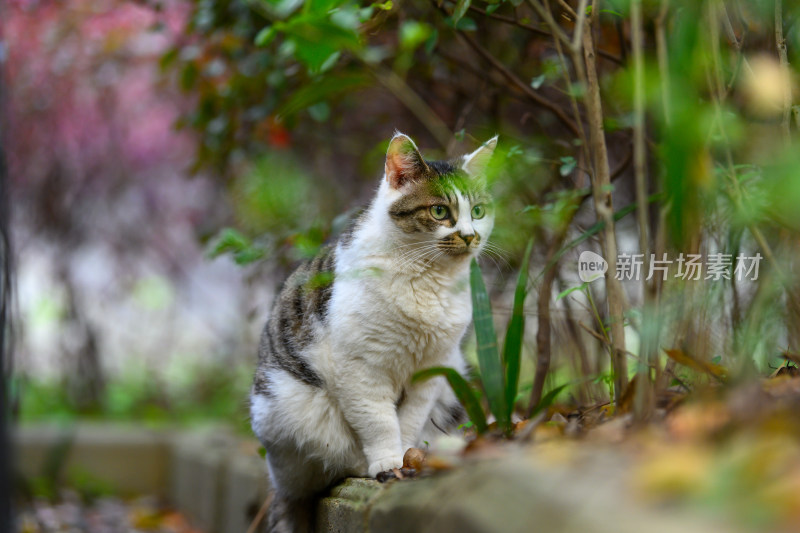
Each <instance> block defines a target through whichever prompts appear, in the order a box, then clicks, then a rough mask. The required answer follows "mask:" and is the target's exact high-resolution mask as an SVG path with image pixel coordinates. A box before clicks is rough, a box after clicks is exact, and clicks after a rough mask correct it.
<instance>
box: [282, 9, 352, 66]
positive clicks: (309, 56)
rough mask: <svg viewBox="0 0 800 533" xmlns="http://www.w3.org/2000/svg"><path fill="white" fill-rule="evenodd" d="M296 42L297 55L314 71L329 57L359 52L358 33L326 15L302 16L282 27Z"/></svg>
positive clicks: (295, 52) (292, 40) (295, 51)
mask: <svg viewBox="0 0 800 533" xmlns="http://www.w3.org/2000/svg"><path fill="white" fill-rule="evenodd" d="M281 29H282V30H283V31H284V32H285V33H286V34H287V35H288V36H289V38H290V40H291V42H293V43H294V46H295V50H294V54H295V56H296V57H297V58H298V59H299V60H300V61H302V62H303V63H304V64H305V65H306V66H307V67H308V69H309V70H310V71H311V72H317V71H319V69H320V68H321V67H322V65H323V64H324V63H325V62H326V61H327V60H328V58H330V56H331V55H332V54H334V53H336V52H339V51H341V50H352V51H360V50H361V48H362V44H361V40H360V38H359V35H358V32H357V31H356V30H353V29H348V28H343V27H342V26H340V25H339V24H337V23H335V22H333V21H331V20H329V19H328V18H327V17H321V16H318V15H301V16H297V17H294V18H292V19H290V20H289V21H288V22H286V23H285V24H284V25H283V26H282V28H281Z"/></svg>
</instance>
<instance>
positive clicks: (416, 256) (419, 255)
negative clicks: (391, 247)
mask: <svg viewBox="0 0 800 533" xmlns="http://www.w3.org/2000/svg"><path fill="white" fill-rule="evenodd" d="M437 251H438V249H437V248H436V247H435V246H434V247H432V248H428V249H425V250H421V251H420V250H415V251H414V253H413V254H411V257H408V258H406V259H405V260H403V261H401V262H400V265H399V266H398V270H403V269H405V268H407V267H408V266H410V265H412V264H414V263H418V262H421V260H424V259H425V258H426V256H430V255H433V254H434V253H435V252H437Z"/></svg>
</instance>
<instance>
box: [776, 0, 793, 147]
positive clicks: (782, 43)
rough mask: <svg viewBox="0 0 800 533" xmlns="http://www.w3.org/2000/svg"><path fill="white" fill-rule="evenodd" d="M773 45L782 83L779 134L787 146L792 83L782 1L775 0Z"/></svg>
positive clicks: (789, 133)
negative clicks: (775, 46)
mask: <svg viewBox="0 0 800 533" xmlns="http://www.w3.org/2000/svg"><path fill="white" fill-rule="evenodd" d="M775 44H776V45H777V47H778V56H779V57H780V62H781V74H782V81H783V116H782V118H781V132H782V133H783V141H784V142H785V143H786V144H787V145H788V144H789V143H790V142H791V130H790V128H789V117H790V115H791V112H792V81H791V76H790V73H789V57H788V55H787V53H786V39H785V38H784V36H783V9H782V0H775Z"/></svg>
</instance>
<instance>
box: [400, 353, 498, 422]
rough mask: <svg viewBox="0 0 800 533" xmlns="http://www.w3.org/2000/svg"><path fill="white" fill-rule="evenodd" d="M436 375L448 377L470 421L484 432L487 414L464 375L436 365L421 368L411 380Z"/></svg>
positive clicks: (419, 379) (421, 379) (414, 380)
mask: <svg viewBox="0 0 800 533" xmlns="http://www.w3.org/2000/svg"><path fill="white" fill-rule="evenodd" d="M435 376H444V377H445V378H447V382H448V383H449V384H450V387H451V388H452V389H453V392H454V393H455V395H456V398H458V401H459V402H461V405H463V406H464V409H465V410H466V411H467V415H468V416H469V419H470V421H471V422H472V423H473V424H475V429H476V430H477V431H478V433H484V432H485V431H486V429H487V427H488V426H487V424H486V416H485V415H484V414H483V409H481V404H480V402H479V401H478V398H477V396H475V392H473V390H472V389H471V388H470V387H469V383H467V380H466V379H464V376H462V375H461V374H459V373H458V372H456V371H455V370H454V369H452V368H447V367H443V366H436V367H432V368H426V369H425V370H420V371H419V372H417V373H415V374H414V376H413V377H412V378H411V381H412V383H413V382H416V381H423V380H426V379H430V378H432V377H435Z"/></svg>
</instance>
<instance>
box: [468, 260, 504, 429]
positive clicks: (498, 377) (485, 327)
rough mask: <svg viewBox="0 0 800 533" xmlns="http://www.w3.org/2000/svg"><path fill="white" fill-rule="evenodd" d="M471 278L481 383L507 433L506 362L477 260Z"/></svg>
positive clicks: (472, 267) (472, 265)
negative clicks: (498, 349) (502, 354)
mask: <svg viewBox="0 0 800 533" xmlns="http://www.w3.org/2000/svg"><path fill="white" fill-rule="evenodd" d="M469 278H470V279H469V281H470V287H471V288H472V318H473V321H474V323H475V338H476V340H477V351H478V367H479V368H480V371H481V381H482V382H483V389H484V390H485V391H486V398H487V399H488V400H489V409H490V410H491V412H492V413H493V414H494V416H495V418H497V424H498V426H499V427H501V428H503V429H504V430H506V429H507V428H508V425H509V418H508V409H507V408H506V397H505V384H504V382H503V363H502V362H501V361H500V356H499V354H498V352H497V336H496V335H495V332H494V321H493V319H492V306H491V304H490V302H489V294H488V293H487V292H486V285H484V283H483V276H482V275H481V269H480V267H479V266H478V263H477V262H476V261H475V260H474V259H473V260H472V263H471V264H470V268H469Z"/></svg>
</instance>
